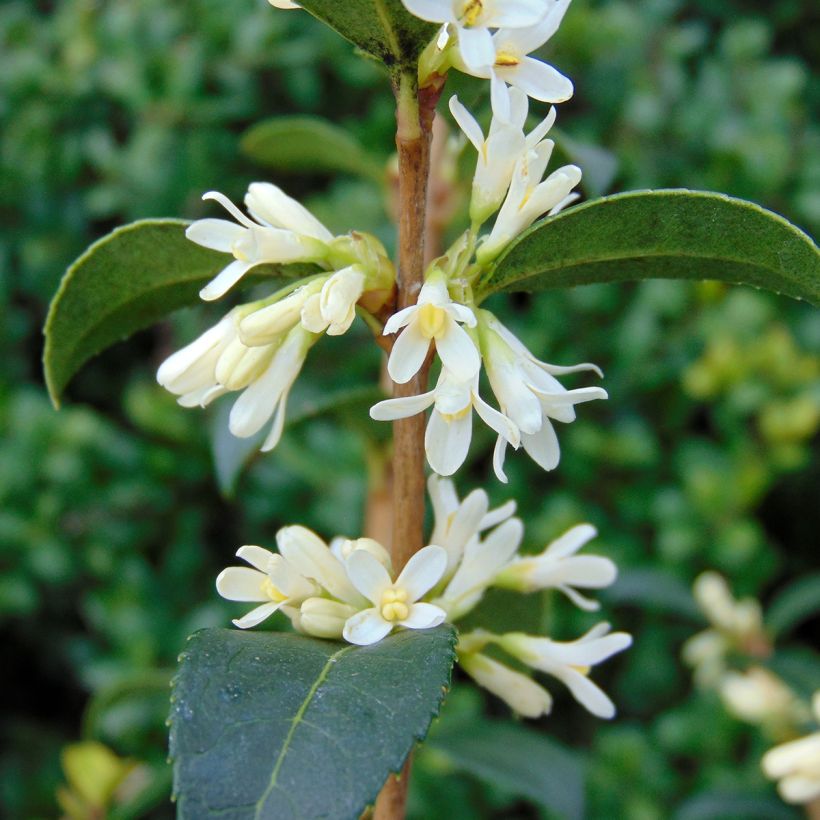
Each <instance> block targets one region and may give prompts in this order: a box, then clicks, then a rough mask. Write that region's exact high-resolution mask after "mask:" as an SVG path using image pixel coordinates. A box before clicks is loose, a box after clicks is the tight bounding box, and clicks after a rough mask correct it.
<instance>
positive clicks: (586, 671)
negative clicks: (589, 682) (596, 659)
mask: <svg viewBox="0 0 820 820" xmlns="http://www.w3.org/2000/svg"><path fill="white" fill-rule="evenodd" d="M590 668H591V667H589V666H571V667H570V669H574V670H575V671H576V672H580V673H581V674H582V675H583V676H584V677H586V676H587V675H588V674H589V670H590Z"/></svg>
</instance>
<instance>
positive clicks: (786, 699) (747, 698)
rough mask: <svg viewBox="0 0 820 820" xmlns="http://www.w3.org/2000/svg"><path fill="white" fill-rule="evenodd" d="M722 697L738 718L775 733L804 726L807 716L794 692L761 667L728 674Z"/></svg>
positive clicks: (723, 681)
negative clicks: (802, 723) (786, 728)
mask: <svg viewBox="0 0 820 820" xmlns="http://www.w3.org/2000/svg"><path fill="white" fill-rule="evenodd" d="M720 696H721V698H722V699H723V702H724V704H725V705H726V708H727V709H728V710H729V711H730V712H731V713H732V714H733V715H735V717H739V718H740V719H741V720H745V721H748V722H749V723H754V724H759V725H764V726H768V727H770V728H771V729H772V730H774V731H778V730H780V731H782V729H783V728H785V727H790V726H792V725H793V724H795V723H801V722H802V721H803V720H805V719H806V717H807V715H806V714H805V713H804V709H803V708H801V707H802V706H803V704H802V703H801V701H800V699H799V698H798V697H797V696H796V695H795V694H794V692H792V690H791V689H789V687H788V686H786V684H785V683H784V682H783V681H782V680H781V679H780V678H778V677H777V676H776V675H774V674H772V673H771V672H769V670H768V669H765V668H764V667H762V666H753V667H752V668H751V669H748V670H747V671H746V672H743V673H741V672H728V673H727V674H726V675H725V676H724V677H723V680H722V681H721V683H720Z"/></svg>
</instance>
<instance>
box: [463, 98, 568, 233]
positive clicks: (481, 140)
mask: <svg viewBox="0 0 820 820" xmlns="http://www.w3.org/2000/svg"><path fill="white" fill-rule="evenodd" d="M528 107H529V106H528V100H527V95H526V94H524V92H523V91H519V90H518V89H517V88H514V89H512V90H511V91H510V117H509V121H505V120H502V119H500V118H499V117H493V118H492V120H491V122H490V130H489V132H488V134H487V136H486V138H485V137H484V133H483V132H482V130H481V126H480V125H479V124H478V123H477V122H476V120H475V118H474V117H473V115H472V114H471V113H470V112H469V111H468V110H467V109H466V108H465V107H464V106H463V105H462V104H461V103H460V102H459V101H458V97H455V96H453V97H451V98H450V111H451V112H452V114H453V117H454V118H455V120H456V122H457V123H458V124H459V127H460V128H461V130H462V131H463V132H464V133H465V134H466V135H467V138H468V139H469V140H470V142H471V143H472V144H473V146H474V147H475V149H476V151H477V152H478V162H477V163H476V169H475V174H474V176H473V190H472V197H471V200H470V218H471V219H472V221H473V223H474V224H481V223H483V222H484V221H485V220H486V219H487V218H488V217H489V216H491V215H492V214H494V213H495V212H496V211H497V210H498V208H499V206H500V205H501V203H502V202H503V201H504V197H505V196H506V194H507V190H508V188H509V187H510V181H511V180H512V175H513V170H514V168H515V163H516V161H517V160H518V158H519V157H520V156H521V155H522V154H523V153H524V152H525V151H527V150H529V149H532V148H535V146H536V145H538V144H539V143H540V142H541V140H542V139H543V138H544V136H545V135H546V133H547V132H548V131H549V129H550V128H551V127H552V125H553V123H554V122H555V108H551V109H550V112H549V114H548V116H547V117H546V118H545V119H544V120H543V121H542V122H541V123H540V124H539V125H538V126H536V128H534V129H533V130H532V132H531V133H530V134H529V135H527V136H526V137H525V135H524V124H525V123H526V121H527V110H528Z"/></svg>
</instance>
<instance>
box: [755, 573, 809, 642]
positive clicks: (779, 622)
mask: <svg viewBox="0 0 820 820" xmlns="http://www.w3.org/2000/svg"><path fill="white" fill-rule="evenodd" d="M818 614H820V572H815V573H814V574H812V575H807V576H806V577H805V578H799V579H798V580H797V581H795V582H794V583H792V584H789V586H787V587H786V588H785V589H784V590H783V591H782V592H781V593H780V594H779V595H778V596H777V597H776V598H775V599H774V600H773V601H772V602H771V604H770V605H769V607H768V609H767V611H766V625H767V626H768V627H769V629H770V630H771V631H772V633H773V634H774V635H781V634H783V633H784V632H788V631H789V630H791V629H794V627H796V626H798V625H799V624H801V623H803V621H805V620H807V619H809V618H812V617H814V616H816V615H818Z"/></svg>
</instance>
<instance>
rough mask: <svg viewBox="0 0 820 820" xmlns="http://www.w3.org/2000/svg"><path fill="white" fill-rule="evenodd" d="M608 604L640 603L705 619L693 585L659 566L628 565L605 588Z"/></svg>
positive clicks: (651, 608) (604, 592) (604, 598)
mask: <svg viewBox="0 0 820 820" xmlns="http://www.w3.org/2000/svg"><path fill="white" fill-rule="evenodd" d="M601 598H602V599H603V600H604V601H606V602H607V603H608V604H615V605H619V606H636V607H639V608H640V609H648V610H650V611H653V612H664V613H669V614H672V615H682V616H683V617H684V618H689V619H690V620H693V621H702V620H703V615H702V614H701V612H700V610H699V609H698V606H697V604H696V603H695V599H694V597H693V596H692V593H691V591H690V590H689V587H687V586H686V584H684V583H683V581H681V580H680V579H678V578H676V577H675V576H674V575H671V574H670V573H668V572H664V571H663V570H657V569H625V570H621V571H620V572H619V573H618V580H617V581H615V583H614V584H613V585H612V586H611V587H609V589H606V590H603V591H602V592H601Z"/></svg>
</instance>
